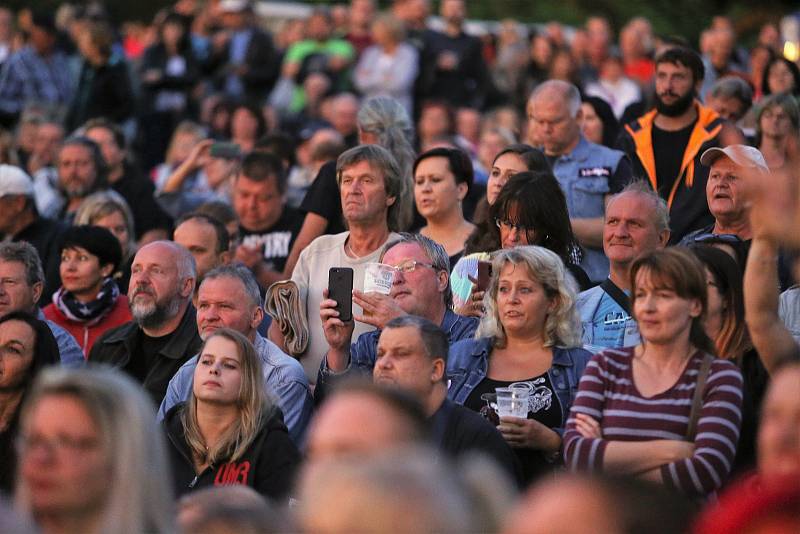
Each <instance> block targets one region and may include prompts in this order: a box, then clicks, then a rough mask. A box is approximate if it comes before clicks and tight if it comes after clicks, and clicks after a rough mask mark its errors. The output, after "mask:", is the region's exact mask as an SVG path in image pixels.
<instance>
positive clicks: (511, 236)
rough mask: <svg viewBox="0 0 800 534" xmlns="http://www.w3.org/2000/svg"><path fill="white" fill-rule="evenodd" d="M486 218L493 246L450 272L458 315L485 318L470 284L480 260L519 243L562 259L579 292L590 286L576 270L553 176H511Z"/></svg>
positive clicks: (573, 244)
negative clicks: (536, 247)
mask: <svg viewBox="0 0 800 534" xmlns="http://www.w3.org/2000/svg"><path fill="white" fill-rule="evenodd" d="M489 216H490V219H491V220H492V222H493V224H492V226H490V227H489V232H490V234H491V236H492V237H491V238H492V240H493V241H494V243H496V245H494V246H493V247H492V248H487V249H486V250H484V251H483V252H480V253H475V254H470V255H469V256H465V257H463V258H461V260H459V262H458V264H456V267H455V268H454V269H453V275H452V277H451V285H452V288H453V302H454V309H455V310H456V311H457V313H459V314H461V315H471V316H475V317H480V316H481V315H482V314H483V311H482V309H483V296H484V295H483V291H480V289H479V288H478V287H477V284H475V283H474V282H475V281H476V280H477V276H478V262H480V261H488V260H489V258H490V256H491V255H490V253H491V252H494V251H495V250H499V249H502V250H507V249H510V248H514V247H517V246H523V245H538V246H540V247H544V248H546V249H548V250H551V251H552V252H555V253H556V254H557V255H558V257H559V258H561V261H562V262H563V263H564V265H565V267H566V268H567V272H569V273H570V274H571V275H572V276H573V277H574V278H575V281H576V282H577V285H578V287H579V289H580V290H581V291H583V290H584V289H588V288H589V287H590V285H591V283H590V282H589V278H588V277H587V276H586V273H585V272H584V271H583V269H581V268H580V267H579V266H578V264H579V263H580V260H581V256H582V252H581V248H580V246H579V245H578V242H577V240H576V239H575V235H574V234H573V233H572V225H571V224H570V221H569V214H568V212H567V201H566V199H565V197H564V192H563V191H562V190H561V187H560V186H559V184H558V181H557V180H556V179H555V177H554V176H553V175H552V174H550V173H549V172H521V173H519V174H516V175H514V176H513V177H512V178H511V179H510V180H509V181H508V183H507V184H506V185H505V186H504V187H503V189H502V191H501V192H500V195H499V196H498V197H497V200H496V201H495V202H494V203H493V204H492V206H491V208H490V210H489ZM487 241H488V239H487Z"/></svg>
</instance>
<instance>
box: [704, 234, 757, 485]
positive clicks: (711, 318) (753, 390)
mask: <svg viewBox="0 0 800 534" xmlns="http://www.w3.org/2000/svg"><path fill="white" fill-rule="evenodd" d="M691 250H692V252H694V255H695V256H697V258H698V259H699V260H700V261H701V262H702V264H703V266H704V267H705V276H706V283H707V285H708V313H707V314H706V319H705V330H706V333H707V334H708V336H709V337H710V338H711V339H712V341H714V345H715V346H716V349H717V355H718V356H719V357H720V358H723V359H725V360H729V361H731V362H734V363H735V364H736V365H737V366H738V367H739V369H740V370H741V371H742V378H743V380H744V399H743V401H742V432H741V435H740V437H739V447H738V449H737V451H736V461H735V462H734V471H735V472H743V471H746V470H748V469H750V468H752V467H753V466H754V465H755V440H756V428H757V426H758V414H759V413H760V412H761V400H762V399H763V398H764V393H765V392H766V389H767V385H768V383H769V373H767V370H766V369H765V368H764V365H763V364H762V363H761V359H760V358H759V357H758V353H757V352H756V351H755V349H753V344H752V343H751V342H750V335H749V334H748V332H747V325H746V324H745V320H744V295H743V291H742V276H743V274H742V269H741V268H740V267H739V265H738V264H737V263H736V260H734V259H733V258H732V257H731V256H730V254H728V253H726V252H724V251H723V250H720V249H719V248H715V247H713V246H702V245H700V246H695V247H692V249H691Z"/></svg>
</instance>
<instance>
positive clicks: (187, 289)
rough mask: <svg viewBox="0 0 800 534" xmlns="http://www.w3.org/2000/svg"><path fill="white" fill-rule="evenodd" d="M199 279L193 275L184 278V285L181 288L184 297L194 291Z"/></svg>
mask: <svg viewBox="0 0 800 534" xmlns="http://www.w3.org/2000/svg"><path fill="white" fill-rule="evenodd" d="M196 281H197V279H196V278H195V277H193V276H188V277H186V278H185V279H184V280H183V287H182V288H181V292H180V295H181V296H182V297H183V298H186V297H188V296H189V295H191V294H192V293H193V292H194V284H195V282H196Z"/></svg>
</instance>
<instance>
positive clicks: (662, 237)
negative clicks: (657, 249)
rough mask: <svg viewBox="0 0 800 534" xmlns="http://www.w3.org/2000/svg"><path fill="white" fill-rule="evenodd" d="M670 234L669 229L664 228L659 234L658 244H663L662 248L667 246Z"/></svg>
mask: <svg viewBox="0 0 800 534" xmlns="http://www.w3.org/2000/svg"><path fill="white" fill-rule="evenodd" d="M669 236H670V231H669V230H664V231H662V232H661V233H660V234H658V244H659V245H661V248H664V247H666V246H667V243H668V242H669Z"/></svg>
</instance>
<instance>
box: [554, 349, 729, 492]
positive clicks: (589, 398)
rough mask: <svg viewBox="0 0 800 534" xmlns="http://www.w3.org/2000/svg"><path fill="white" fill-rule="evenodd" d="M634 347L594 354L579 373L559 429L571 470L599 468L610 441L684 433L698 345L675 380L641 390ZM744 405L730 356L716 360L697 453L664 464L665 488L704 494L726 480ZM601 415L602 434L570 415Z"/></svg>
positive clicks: (705, 394)
mask: <svg viewBox="0 0 800 534" xmlns="http://www.w3.org/2000/svg"><path fill="white" fill-rule="evenodd" d="M632 358H633V348H632V347H631V348H626V349H609V350H606V351H604V352H601V353H599V354H596V355H595V356H594V357H593V358H592V360H591V361H590V362H589V364H588V365H587V366H586V371H585V372H584V374H583V376H582V377H581V382H580V386H579V389H578V395H577V397H576V398H575V402H574V403H573V405H572V410H571V412H570V417H569V420H568V421H567V430H566V432H565V434H564V457H565V461H566V465H567V466H568V468H570V469H572V470H585V471H601V470H602V469H603V458H604V454H605V450H606V447H607V446H608V443H609V442H610V441H650V440H661V439H667V440H684V439H686V438H685V436H686V431H687V429H688V425H689V413H690V412H691V406H692V396H693V395H694V390H695V385H696V382H697V374H698V371H699V369H700V365H701V363H702V361H703V353H702V352H699V351H698V352H697V353H695V354H694V356H692V358H691V360H690V362H689V363H688V364H687V365H686V369H685V370H684V372H683V374H682V375H681V377H680V378H679V379H678V381H677V382H676V384H675V385H674V386H672V387H671V388H670V389H668V390H667V391H664V392H662V393H659V394H657V395H653V396H652V397H644V396H643V395H642V394H641V393H639V391H638V389H637V388H636V384H635V383H634V381H633V375H632V368H631V363H632ZM741 405H742V375H741V373H740V372H739V369H738V368H737V367H736V366H735V365H733V364H732V363H730V362H728V361H725V360H720V359H716V360H714V362H713V363H712V364H711V369H710V372H709V374H708V378H707V380H706V385H705V388H704V392H703V395H702V406H701V409H700V414H699V415H700V416H699V419H698V422H697V431H696V434H695V442H694V443H695V451H694V454H693V455H692V456H691V457H690V458H687V459H685V460H681V461H678V462H673V463H669V464H665V465H662V466H661V478H662V479H663V481H664V484H665V485H666V486H667V487H671V488H673V489H677V490H679V491H681V492H684V493H687V494H689V495H706V494H709V493H711V492H713V491H714V490H716V489H718V488H719V487H720V486H722V484H723V483H724V482H725V480H726V478H727V476H728V474H729V473H730V470H731V465H732V464H733V458H734V456H735V455H736V444H737V442H738V440H739V428H740V426H741V420H742V415H741ZM578 413H583V414H586V415H588V416H590V417H592V418H594V419H596V420H597V421H599V422H600V426H601V428H602V433H603V437H602V439H594V438H584V437H582V436H581V435H580V433H579V432H578V431H577V430H576V429H575V414H578Z"/></svg>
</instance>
